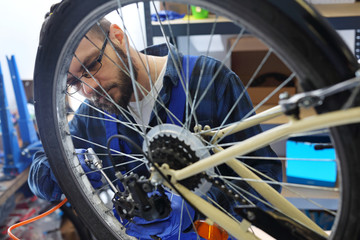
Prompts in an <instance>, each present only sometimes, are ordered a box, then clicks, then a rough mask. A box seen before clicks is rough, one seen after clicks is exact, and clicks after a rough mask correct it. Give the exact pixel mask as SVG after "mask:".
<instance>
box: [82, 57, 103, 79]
mask: <svg viewBox="0 0 360 240" xmlns="http://www.w3.org/2000/svg"><path fill="white" fill-rule="evenodd" d="M101 66H102V63H101V62H98V61H95V62H94V63H92V64H91V66H90V67H89V68H87V69H84V72H83V74H82V77H85V78H92V77H94V76H95V74H97V73H98V72H99V70H100V68H101Z"/></svg>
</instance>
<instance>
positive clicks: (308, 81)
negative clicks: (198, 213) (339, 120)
mask: <svg viewBox="0 0 360 240" xmlns="http://www.w3.org/2000/svg"><path fill="white" fill-rule="evenodd" d="M132 2H134V1H131V0H129V1H123V2H122V4H123V5H124V6H125V5H127V4H130V3H132ZM176 2H180V3H187V1H176ZM297 2H300V1H297ZM297 2H295V1H294V2H293V1H285V0H284V1H261V0H246V1H236V0H223V1H216V0H207V1H192V2H191V3H192V4H193V5H196V6H202V7H204V8H206V9H209V10H211V11H213V12H219V13H221V14H222V15H224V16H225V17H228V18H230V19H233V20H236V22H237V23H241V25H242V26H243V25H245V26H246V27H247V28H248V29H251V33H252V34H254V35H256V36H257V37H259V38H260V39H261V40H263V41H264V42H265V43H266V44H267V45H268V46H271V47H272V48H273V49H275V50H276V52H277V54H278V55H279V56H280V57H281V59H282V60H283V61H284V62H286V63H287V64H288V66H289V67H290V68H291V69H292V70H293V71H294V72H296V74H297V77H298V78H299V79H300V81H301V86H302V88H303V89H304V90H306V91H309V90H314V89H318V88H322V87H325V86H330V85H333V84H335V83H337V82H339V81H343V80H345V79H348V78H351V77H353V76H354V74H355V72H356V71H357V70H358V67H359V66H358V64H357V61H356V59H355V58H354V57H353V55H352V54H351V52H350V51H349V50H348V48H347V47H346V46H345V44H344V43H343V42H342V40H341V39H340V38H339V36H337V35H336V33H335V32H334V31H332V30H331V28H330V27H329V25H328V24H326V23H325V21H324V20H323V19H322V18H321V17H320V16H319V15H318V14H317V13H316V12H315V13H314V14H313V15H312V14H310V13H309V10H306V9H304V8H303V7H301V5H304V4H305V3H303V2H301V4H299V3H297ZM114 6H116V4H114V2H113V1H110V0H101V1H98V0H96V1H95V0H91V1H87V2H86V4H84V2H82V1H80V0H71V1H70V0H65V1H63V2H62V3H61V4H60V5H59V6H58V7H57V9H56V10H55V12H54V13H53V14H52V15H51V17H50V18H49V20H48V21H47V22H46V24H45V26H44V33H45V34H44V36H43V37H42V38H41V39H40V44H39V48H38V53H37V58H36V66H35V73H34V80H35V109H36V116H37V121H38V126H39V132H40V135H41V140H42V143H43V145H44V149H45V151H46V153H47V156H48V158H49V162H50V165H51V167H52V170H53V171H54V174H55V176H56V177H57V179H58V181H59V184H60V186H61V188H62V189H63V191H64V193H65V194H66V196H67V197H68V199H69V201H70V202H71V204H72V206H74V208H75V209H76V212H77V213H78V214H79V215H80V216H81V218H82V219H83V220H84V221H85V222H86V224H87V225H88V226H89V229H93V230H94V231H93V234H94V235H95V236H96V237H97V238H98V239H116V238H124V239H125V238H127V237H128V236H127V235H126V234H124V233H123V232H122V231H118V229H120V228H121V227H120V224H119V223H116V222H115V221H113V219H107V218H106V215H105V214H104V215H102V214H101V213H99V210H96V209H95V208H94V204H93V203H94V202H93V201H94V199H89V198H88V196H87V195H86V194H85V193H84V191H83V190H82V188H83V186H82V185H81V184H79V181H78V180H77V178H78V177H77V176H76V173H74V171H72V165H71V164H72V163H71V161H72V160H71V158H72V150H71V149H68V145H67V144H68V143H67V142H65V141H67V140H65V138H66V137H67V134H68V133H66V132H65V131H64V129H66V126H64V125H65V124H64V121H63V118H64V116H66V114H64V112H62V111H61V110H60V109H62V108H63V109H65V101H64V96H63V95H62V92H61V91H62V90H61V89H59V86H60V85H59V83H58V81H60V80H59V74H61V71H63V65H64V64H65V65H68V64H69V57H68V56H67V58H66V57H65V55H66V54H68V55H69V54H70V53H69V52H71V51H74V50H75V47H76V45H77V44H75V43H77V42H79V41H80V39H81V38H82V36H83V35H84V33H85V32H86V28H87V29H88V28H89V27H90V25H92V24H94V23H95V22H96V19H97V18H100V17H102V16H103V15H104V14H105V12H106V11H108V10H109V9H110V8H113V7H114ZM288 9H293V11H291V13H290V11H288ZM322 36H323V37H322ZM54 43H56V47H54V46H53V45H54ZM69 49H70V50H69ZM63 85H64V84H63ZM346 96H347V93H345V94H339V95H337V96H336V97H333V98H328V99H326V101H325V102H324V104H323V105H322V106H321V107H319V108H318V111H319V112H326V111H329V110H333V109H339V108H340V107H341V106H342V105H343V102H345V101H346ZM49 129H52V131H49ZM359 129H360V126H359V125H351V126H342V127H336V128H333V129H332V130H331V131H332V139H333V140H334V142H335V146H336V150H337V154H338V157H339V159H341V178H342V179H341V180H342V182H343V186H342V197H341V210H340V214H339V216H338V217H337V220H336V223H335V227H334V229H333V231H332V232H333V233H332V236H331V239H357V238H359V237H360V226H359V224H358V222H357V219H359V218H360V209H359V204H357V203H358V202H359V200H360V194H359V193H358V191H357V183H358V182H360V179H359V177H360V174H359V171H360V165H359V164H360V163H359V162H358V161H357V159H358V158H359V157H360V153H359V150H358V148H357V146H358V145H359V143H360V134H358V133H359ZM344 133H345V134H344ZM64 159H65V161H64ZM100 208H101V207H100ZM103 211H104V212H105V211H108V209H103Z"/></svg>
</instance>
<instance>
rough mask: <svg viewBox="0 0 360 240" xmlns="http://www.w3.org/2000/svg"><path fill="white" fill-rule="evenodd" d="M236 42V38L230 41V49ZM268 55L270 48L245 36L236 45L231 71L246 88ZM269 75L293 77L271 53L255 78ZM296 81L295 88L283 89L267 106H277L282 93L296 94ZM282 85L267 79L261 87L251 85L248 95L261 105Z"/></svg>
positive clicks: (232, 55) (254, 102)
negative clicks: (266, 97) (265, 98)
mask: <svg viewBox="0 0 360 240" xmlns="http://www.w3.org/2000/svg"><path fill="white" fill-rule="evenodd" d="M235 41H236V39H235V38H231V39H229V45H228V47H229V48H230V47H231V46H233V45H234V44H235ZM267 53H268V47H267V46H266V45H265V44H264V43H263V42H262V41H260V40H259V39H257V38H255V37H253V36H244V37H242V38H241V39H240V40H239V41H238V42H237V43H236V45H235V46H234V48H233V51H232V53H231V69H232V70H233V71H234V72H235V73H236V74H237V75H238V76H239V78H240V79H241V81H242V82H243V84H244V85H245V86H246V85H247V84H248V82H249V80H250V79H251V78H252V76H253V74H254V72H256V70H257V68H258V66H259V65H260V64H261V62H262V61H263V59H264V57H265V56H266V54H267ZM269 73H276V74H280V75H283V76H285V77H287V76H290V75H291V73H292V71H290V70H289V69H288V68H287V66H286V65H285V64H284V63H283V62H282V61H281V60H280V59H279V58H278V57H277V56H276V55H275V54H273V53H271V54H270V56H269V58H268V59H267V61H266V62H265V63H264V65H263V66H262V68H261V69H260V71H259V72H258V74H257V75H256V76H255V79H256V78H258V77H260V76H264V75H266V74H269ZM295 81H296V80H295ZM295 81H293V83H294V86H287V87H285V88H283V89H281V90H280V91H279V92H278V93H276V94H275V95H274V96H273V97H271V98H270V99H269V100H268V101H267V102H266V104H277V103H278V101H279V94H280V93H282V92H288V93H289V94H290V95H293V94H295V93H296V87H295V85H296V84H295ZM280 83H281V82H280V81H278V80H276V79H267V80H266V82H264V83H263V84H261V85H257V86H252V85H250V87H249V88H248V93H249V95H250V98H251V100H252V102H253V104H257V103H260V102H261V101H262V100H263V99H264V97H265V96H267V95H268V94H269V93H271V92H272V91H273V90H274V89H275V88H276V87H278V85H279V84H280Z"/></svg>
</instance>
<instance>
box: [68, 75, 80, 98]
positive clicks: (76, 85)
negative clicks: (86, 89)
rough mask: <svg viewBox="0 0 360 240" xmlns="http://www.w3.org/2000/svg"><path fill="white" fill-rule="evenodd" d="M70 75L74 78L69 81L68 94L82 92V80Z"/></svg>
mask: <svg viewBox="0 0 360 240" xmlns="http://www.w3.org/2000/svg"><path fill="white" fill-rule="evenodd" d="M70 75H71V76H72V79H71V80H68V82H67V84H66V92H67V93H68V94H70V95H71V94H74V93H76V92H78V91H79V90H80V88H81V85H82V82H81V80H80V79H78V78H77V77H75V76H74V75H73V74H72V73H70Z"/></svg>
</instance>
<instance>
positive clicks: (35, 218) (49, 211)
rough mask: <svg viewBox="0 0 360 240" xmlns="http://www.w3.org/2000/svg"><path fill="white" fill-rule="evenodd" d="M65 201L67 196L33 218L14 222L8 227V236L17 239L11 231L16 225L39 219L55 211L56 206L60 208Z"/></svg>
mask: <svg viewBox="0 0 360 240" xmlns="http://www.w3.org/2000/svg"><path fill="white" fill-rule="evenodd" d="M66 202H67V198H65V199H64V200H62V201H61V203H59V204H58V205H56V206H55V207H53V208H51V209H50V210H48V211H46V212H44V213H42V214H40V215H39V216H36V217H33V218H30V219H28V220H25V221H23V222H19V223H16V224H14V225H12V226H10V227H9V229H8V234H9V236H10V238H11V239H15V240H19V238H17V237H16V236H15V235H14V234H13V233H12V232H11V231H12V230H13V229H15V228H17V227H20V226H23V225H26V224H28V223H31V222H35V221H37V220H39V219H40V218H43V217H45V216H47V215H49V214H51V213H53V212H55V211H56V210H57V209H58V208H60V207H61V206H62V205H64V204H65V203H66Z"/></svg>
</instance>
